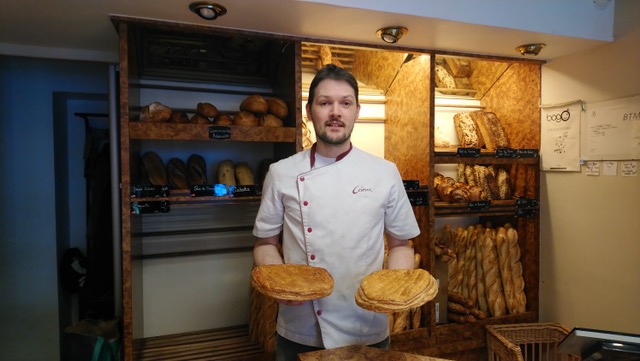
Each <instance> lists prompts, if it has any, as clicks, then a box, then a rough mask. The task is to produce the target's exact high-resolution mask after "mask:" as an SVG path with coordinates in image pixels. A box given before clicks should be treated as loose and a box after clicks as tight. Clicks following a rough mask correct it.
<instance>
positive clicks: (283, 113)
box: [267, 97, 289, 119]
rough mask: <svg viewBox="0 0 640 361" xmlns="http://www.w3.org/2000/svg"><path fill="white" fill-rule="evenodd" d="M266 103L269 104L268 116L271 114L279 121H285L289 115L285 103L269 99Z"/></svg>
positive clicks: (276, 99) (274, 98)
mask: <svg viewBox="0 0 640 361" xmlns="http://www.w3.org/2000/svg"><path fill="white" fill-rule="evenodd" d="M267 103H268V104H269V113H270V114H273V115H275V116H276V117H278V118H280V119H285V118H286V117H287V116H288V115H289V107H287V103H285V102H284V100H282V99H280V98H276V97H271V98H268V99H267Z"/></svg>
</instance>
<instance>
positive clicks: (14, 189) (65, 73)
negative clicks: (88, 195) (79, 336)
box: [0, 56, 108, 361]
mask: <svg viewBox="0 0 640 361" xmlns="http://www.w3.org/2000/svg"><path fill="white" fill-rule="evenodd" d="M107 89H108V67H107V65H106V64H100V63H80V62H72V61H43V60H39V59H31V58H18V57H7V56H0V109H2V121H0V129H1V132H0V153H1V154H2V157H0V173H1V174H2V176H1V177H0V198H1V199H2V202H0V229H2V235H1V236H0V319H1V320H2V326H0V350H2V358H3V359H5V360H12V361H21V360H25V361H27V360H28V361H32V360H57V359H59V343H60V331H59V329H60V328H59V314H58V310H59V307H58V281H57V272H56V269H57V262H58V257H59V254H58V247H57V244H56V232H57V229H56V228H57V227H56V222H55V219H56V213H55V212H56V210H55V208H56V204H55V198H56V194H55V193H56V192H55V183H54V175H55V168H54V137H53V134H54V121H60V119H56V118H54V97H55V95H56V94H59V93H76V94H86V93H91V94H96V93H102V94H105V97H106V92H107ZM64 121H66V118H65V119H64Z"/></svg>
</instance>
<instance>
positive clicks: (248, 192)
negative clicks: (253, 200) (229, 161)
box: [231, 185, 262, 197]
mask: <svg viewBox="0 0 640 361" xmlns="http://www.w3.org/2000/svg"><path fill="white" fill-rule="evenodd" d="M231 195H233V196H234V197H256V196H260V195H262V189H260V186H257V185H248V186H236V187H235V188H233V191H232V192H231Z"/></svg>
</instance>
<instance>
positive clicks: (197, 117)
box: [190, 113, 211, 124]
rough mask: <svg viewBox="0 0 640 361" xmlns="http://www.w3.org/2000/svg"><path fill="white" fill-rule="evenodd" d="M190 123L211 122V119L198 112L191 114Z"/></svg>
mask: <svg viewBox="0 0 640 361" xmlns="http://www.w3.org/2000/svg"><path fill="white" fill-rule="evenodd" d="M190 121H191V123H194V124H211V119H209V118H207V117H205V116H204V115H200V114H198V113H196V114H194V115H192V116H191V120H190Z"/></svg>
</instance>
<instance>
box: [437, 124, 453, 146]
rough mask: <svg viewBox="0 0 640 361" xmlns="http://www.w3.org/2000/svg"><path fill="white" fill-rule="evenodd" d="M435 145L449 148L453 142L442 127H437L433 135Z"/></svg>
mask: <svg viewBox="0 0 640 361" xmlns="http://www.w3.org/2000/svg"><path fill="white" fill-rule="evenodd" d="M433 145H434V146H436V147H440V148H447V147H450V146H451V142H449V140H448V139H447V136H446V135H445V134H444V132H443V131H442V130H441V129H440V127H436V129H435V135H434V137H433Z"/></svg>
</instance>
